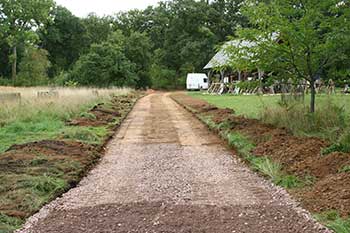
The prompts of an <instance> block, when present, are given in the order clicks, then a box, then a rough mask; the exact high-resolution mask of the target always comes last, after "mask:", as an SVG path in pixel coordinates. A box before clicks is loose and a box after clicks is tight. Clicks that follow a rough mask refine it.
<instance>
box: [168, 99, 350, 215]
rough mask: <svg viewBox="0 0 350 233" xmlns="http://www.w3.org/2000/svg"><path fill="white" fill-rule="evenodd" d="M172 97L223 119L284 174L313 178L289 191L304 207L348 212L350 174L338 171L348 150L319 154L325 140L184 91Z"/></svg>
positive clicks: (345, 161) (203, 113)
mask: <svg viewBox="0 0 350 233" xmlns="http://www.w3.org/2000/svg"><path fill="white" fill-rule="evenodd" d="M172 97H173V99H174V100H175V101H177V102H178V103H179V104H181V105H183V106H185V107H186V108H187V109H189V110H192V112H194V113H196V115H197V116H201V117H203V116H206V117H210V118H211V119H212V120H213V121H214V122H215V123H216V124H219V123H222V122H226V123H227V125H229V126H230V129H231V130H232V131H234V132H239V133H241V134H243V135H245V136H247V137H248V138H249V139H250V140H252V142H253V143H254V144H255V145H256V147H255V149H254V151H252V153H253V154H254V155H256V156H266V157H269V158H271V159H272V160H273V161H276V162H279V163H280V164H281V165H282V166H283V170H284V172H285V173H287V174H291V175H296V176H298V177H299V178H300V179H302V180H305V179H310V180H313V181H314V183H313V184H312V183H311V184H310V186H308V187H304V188H301V189H296V190H292V191H291V193H292V194H293V195H295V196H296V197H297V198H298V199H299V200H300V201H301V202H302V204H303V205H304V207H306V208H308V209H309V210H311V211H314V212H320V211H325V210H338V211H339V212H340V213H341V214H342V215H343V216H348V215H349V214H350V182H349V177H350V175H349V173H342V174H340V173H339V171H340V169H341V168H343V167H344V166H347V165H350V154H344V153H338V152H336V153H331V154H329V155H322V149H324V148H326V147H328V146H329V142H327V141H325V140H322V139H319V138H312V137H296V136H293V135H292V134H291V133H290V132H289V131H288V130H287V129H281V128H276V127H274V126H272V125H267V124H264V123H262V122H260V121H259V120H255V119H248V118H245V117H242V116H236V115H234V114H232V110H227V109H218V108H216V107H215V106H212V105H210V104H208V103H207V102H205V101H203V100H200V99H195V98H192V97H190V96H188V95H185V94H181V93H178V94H174V95H173V96H172Z"/></svg>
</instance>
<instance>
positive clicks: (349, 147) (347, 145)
mask: <svg viewBox="0 0 350 233" xmlns="http://www.w3.org/2000/svg"><path fill="white" fill-rule="evenodd" d="M332 152H343V153H350V131H349V129H347V130H345V131H344V133H343V134H342V135H341V136H340V138H339V140H338V141H337V142H336V143H334V144H332V145H331V146H330V147H328V148H326V149H324V150H323V151H322V154H324V155H327V154H330V153H332Z"/></svg>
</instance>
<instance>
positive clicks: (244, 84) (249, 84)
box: [237, 81, 260, 89]
mask: <svg viewBox="0 0 350 233" xmlns="http://www.w3.org/2000/svg"><path fill="white" fill-rule="evenodd" d="M259 86H260V81H243V82H239V83H237V87H239V88H241V89H254V88H256V87H259Z"/></svg>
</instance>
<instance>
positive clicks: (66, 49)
mask: <svg viewBox="0 0 350 233" xmlns="http://www.w3.org/2000/svg"><path fill="white" fill-rule="evenodd" d="M51 15H52V17H53V20H52V21H51V22H50V23H49V24H47V25H46V26H45V27H44V28H43V29H41V30H40V31H39V36H40V40H41V41H42V42H41V43H42V46H43V47H44V48H45V49H46V50H47V51H48V52H49V54H50V62H51V63H52V67H51V69H50V76H51V77H54V76H56V75H58V74H59V73H60V72H62V71H66V70H68V69H70V68H71V67H72V64H74V63H75V62H76V61H77V60H78V58H79V56H80V55H81V54H83V53H84V52H86V51H87V50H88V48H89V46H90V44H89V43H88V37H87V30H86V28H85V26H84V24H83V22H82V21H81V19H79V18H78V17H76V16H74V15H73V14H72V13H71V12H70V11H69V10H68V9H66V8H64V7H62V6H56V7H55V8H54V9H53V10H52V12H51Z"/></svg>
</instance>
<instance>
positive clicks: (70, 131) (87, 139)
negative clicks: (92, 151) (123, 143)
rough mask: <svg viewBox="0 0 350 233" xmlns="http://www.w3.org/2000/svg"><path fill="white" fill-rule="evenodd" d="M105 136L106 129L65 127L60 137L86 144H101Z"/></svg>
mask: <svg viewBox="0 0 350 233" xmlns="http://www.w3.org/2000/svg"><path fill="white" fill-rule="evenodd" d="M107 134H108V130H107V128H106V127H67V128H66V129H65V130H64V131H63V132H62V135H63V136H62V137H63V139H70V140H77V141H80V142H84V143H88V144H101V143H102V142H103V139H104V138H105V137H106V136H107Z"/></svg>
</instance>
